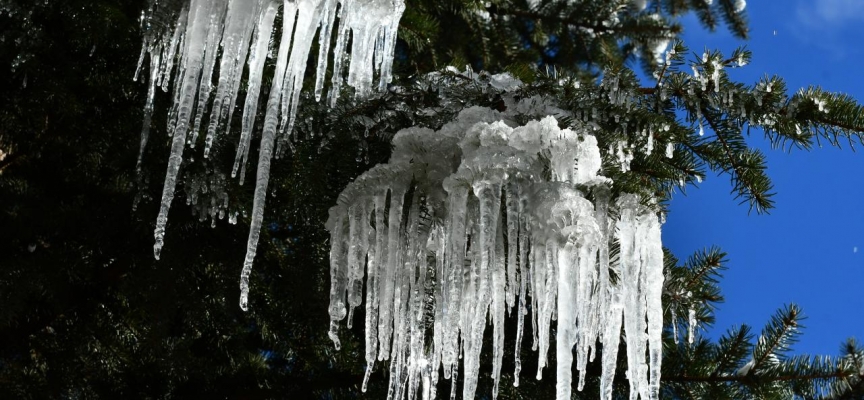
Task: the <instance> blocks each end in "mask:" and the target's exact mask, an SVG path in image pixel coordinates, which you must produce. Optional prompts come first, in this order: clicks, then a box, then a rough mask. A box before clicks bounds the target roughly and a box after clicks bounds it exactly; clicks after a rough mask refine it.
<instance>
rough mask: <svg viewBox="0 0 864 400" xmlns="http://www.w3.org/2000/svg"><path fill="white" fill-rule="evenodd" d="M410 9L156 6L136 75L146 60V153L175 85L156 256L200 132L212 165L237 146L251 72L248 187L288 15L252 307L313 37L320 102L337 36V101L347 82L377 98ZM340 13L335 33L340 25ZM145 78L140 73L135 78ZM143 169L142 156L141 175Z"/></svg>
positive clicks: (310, 0)
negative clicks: (277, 172)
mask: <svg viewBox="0 0 864 400" xmlns="http://www.w3.org/2000/svg"><path fill="white" fill-rule="evenodd" d="M404 8H405V5H404V0H284V1H278V0H175V1H172V0H152V1H151V4H150V8H149V9H148V11H147V12H145V13H144V15H143V16H142V25H143V28H144V30H145V38H144V46H143V48H142V51H141V58H140V59H139V71H138V72H140V70H141V66H142V64H143V61H144V59H145V56H146V55H149V60H150V73H149V82H148V84H149V90H148V92H147V100H146V105H145V108H144V114H145V117H144V126H143V129H142V132H141V153H142V154H143V151H144V148H145V146H146V144H147V141H148V140H149V130H150V120H151V116H152V113H153V99H154V94H155V91H156V88H157V87H158V88H161V89H162V90H164V91H168V88H169V87H170V85H171V81H172V80H173V85H174V87H173V105H172V107H171V110H170V112H169V115H168V133H169V135H170V136H171V137H172V142H171V155H170V157H169V160H168V171H167V173H166V176H165V183H164V186H163V190H162V201H161V206H160V210H159V215H158V217H157V220H156V230H155V232H154V236H155V239H156V241H155V244H154V246H153V250H154V255H155V256H156V258H157V259H158V258H159V254H160V251H161V249H162V246H163V243H164V238H165V226H166V223H167V220H168V209H169V208H170V206H171V201H172V200H173V198H174V190H175V187H176V185H177V179H178V173H179V170H180V165H181V163H182V162H183V159H184V156H183V153H184V150H185V148H186V146H189V147H191V148H195V146H196V144H199V139H198V135H199V132H201V133H204V137H203V157H204V158H208V157H210V156H211V152H213V151H214V150H213V149H214V147H213V143H214V141H216V140H222V139H220V136H221V137H225V138H224V139H225V140H231V141H234V140H237V139H232V138H229V137H228V136H229V127H230V125H231V120H232V117H233V112H234V107H235V104H236V103H237V97H238V93H239V89H240V85H241V81H242V79H241V78H242V77H243V76H244V73H243V70H244V65H246V67H248V74H247V75H246V76H247V84H246V98H245V100H244V106H243V115H242V124H241V131H240V134H239V143H238V146H237V154H236V158H235V162H234V165H233V168H232V170H231V176H232V177H236V176H237V173H238V170H239V173H240V178H239V179H240V182H241V183H242V182H243V178H244V176H245V174H246V172H245V170H246V163H247V160H248V157H249V149H250V147H251V146H250V140H251V137H252V131H253V129H254V122H255V116H256V114H257V112H258V110H257V106H258V100H259V94H260V91H261V84H262V80H263V77H264V72H263V71H264V66H265V60H266V59H267V58H268V52H269V51H270V50H271V49H270V47H271V36H274V34H273V32H274V21H276V17H277V14H279V11H280V9H281V10H282V14H281V15H282V27H281V29H277V30H275V31H276V32H281V38H279V39H278V40H277V39H276V38H275V37H274V38H273V39H272V42H274V43H278V53H277V55H276V68H275V69H276V70H275V74H274V76H273V80H272V84H271V88H270V92H269V97H268V99H267V103H266V104H267V105H266V110H265V116H264V123H263V127H262V130H263V132H262V139H261V146H260V149H261V150H260V152H259V154H258V170H257V174H256V181H255V200H254V204H253V211H252V223H251V225H252V226H251V229H250V233H249V241H248V246H247V255H246V259H245V262H244V266H243V272H242V274H241V292H242V295H241V297H242V298H241V302H240V303H241V307H242V308H243V309H244V310H245V309H246V297H247V293H248V276H249V272H250V268H251V265H252V260H253V259H254V257H255V248H256V245H257V242H258V234H259V231H260V228H261V221H262V217H263V212H264V198H265V195H266V193H267V184H268V181H269V176H270V172H269V168H270V161H271V158H272V157H273V155H274V154H273V153H274V149H275V150H276V153H277V155H278V154H279V153H281V150H282V147H283V146H284V145H285V143H287V142H288V140H290V135H291V132H292V128H293V125H294V118H295V115H296V113H297V105H298V101H299V96H300V91H301V89H302V84H303V78H304V76H305V73H306V65H307V61H308V58H309V52H310V49H311V48H312V43H313V41H314V40H315V39H316V37H317V39H318V41H319V54H318V57H317V63H316V65H317V71H316V73H317V79H316V83H315V96H316V99H318V100H320V99H321V94H322V91H323V87H324V76H325V73H326V71H327V63H328V57H329V55H330V48H329V47H330V42H331V35H332V32H333V31H334V30H335V31H336V32H337V33H336V44H335V48H334V49H333V59H334V66H333V70H334V71H335V72H334V73H333V78H332V84H331V89H330V90H331V92H330V93H331V96H330V98H331V101H335V99H336V97H337V96H338V93H339V92H340V90H341V88H342V86H343V84H344V83H347V84H348V85H350V86H352V87H353V88H354V90H355V95H357V96H360V97H362V96H365V95H367V94H368V93H369V92H370V91H371V90H373V80H374V79H373V78H374V76H375V75H376V73H377V76H378V82H379V83H378V86H379V87H385V86H386V85H387V84H388V83H389V82H390V78H391V67H392V60H393V52H394V46H395V42H396V30H397V27H398V24H399V19H400V18H401V15H402V12H403V10H404ZM337 15H338V17H339V18H338V26H335V25H336V21H337V18H336V17H337ZM349 39H350V44H351V46H350V49H349V48H348V47H349V46H348V43H349ZM349 52H350V62H349V63H348V65H347V66H346V65H343V64H344V63H343V60H344V59H345V58H346V55H348V54H349ZM217 65H218V69H217ZM345 69H347V74H346V73H345V71H344V70H345ZM217 72H218V76H217ZM138 75H139V73H136V79H137V77H138ZM345 75H347V79H346V78H345ZM346 81H347V82H346ZM214 84H215V89H216V90H215V93H214V90H213V89H214ZM205 117H207V119H206V121H205ZM140 162H141V156H139V159H138V164H139V168H140ZM199 186H200V185H199ZM214 204H215V203H214ZM224 208H225V207H224V206H223V205H222V204H221V203H220V204H219V205H218V206H214V208H213V209H214V210H215V211H213V210H211V211H208V213H210V214H212V215H216V214H219V213H221V212H222V211H220V210H223V211H224Z"/></svg>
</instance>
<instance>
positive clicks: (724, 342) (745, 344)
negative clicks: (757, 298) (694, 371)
mask: <svg viewBox="0 0 864 400" xmlns="http://www.w3.org/2000/svg"><path fill="white" fill-rule="evenodd" d="M751 338H752V335H751V334H750V327H749V326H747V325H741V327H740V328H738V329H737V330H734V331H730V332H729V333H728V334H727V335H723V337H721V338H720V341H719V349H718V351H717V354H718V355H719V359H718V360H717V366H716V367H715V368H714V372H712V373H711V377H719V376H720V372H721V371H724V370H726V369H727V368H731V367H734V366H735V363H737V362H738V361H739V360H741V359H742V358H743V357H744V354H746V353H747V352H748V350H749V348H750V339H751Z"/></svg>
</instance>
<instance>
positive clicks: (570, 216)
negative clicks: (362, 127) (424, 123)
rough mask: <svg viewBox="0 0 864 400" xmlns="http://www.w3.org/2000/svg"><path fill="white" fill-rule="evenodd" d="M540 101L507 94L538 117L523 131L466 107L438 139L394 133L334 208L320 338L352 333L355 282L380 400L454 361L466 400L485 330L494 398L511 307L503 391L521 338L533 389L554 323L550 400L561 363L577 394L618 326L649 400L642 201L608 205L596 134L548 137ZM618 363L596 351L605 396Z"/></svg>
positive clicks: (449, 372) (634, 386) (655, 237)
mask: <svg viewBox="0 0 864 400" xmlns="http://www.w3.org/2000/svg"><path fill="white" fill-rule="evenodd" d="M496 80H497V81H501V79H500V77H493V82H495V81H496ZM536 100H537V99H529V100H522V101H521V102H520V101H517V100H514V98H513V96H510V97H508V98H507V99H506V101H507V102H508V106H507V110H522V111H526V110H527V111H528V112H529V114H530V113H532V112H533V113H534V114H535V115H536V117H537V118H536V119H534V120H531V121H530V122H527V123H525V124H519V123H518V122H516V118H514V117H515V116H516V112H517V111H508V112H504V113H502V112H498V111H495V110H492V109H489V108H482V107H471V108H468V109H466V110H464V111H462V112H461V113H460V114H459V115H458V117H457V118H456V119H455V120H454V121H452V122H450V123H448V124H446V125H444V126H443V127H442V128H441V129H440V130H438V131H433V130H431V129H427V128H417V127H415V128H408V129H404V130H402V131H400V132H398V133H397V134H396V136H395V137H394V139H393V146H394V150H393V154H392V156H391V158H390V161H389V163H387V164H379V165H377V166H375V167H373V168H372V169H371V170H369V171H367V172H366V173H364V174H362V175H361V176H360V177H358V178H357V179H356V180H355V181H354V182H352V183H351V184H349V185H348V187H347V188H346V189H345V190H344V191H343V192H342V194H341V195H340V197H339V204H338V205H336V206H334V207H333V208H331V209H330V218H329V220H328V221H327V228H328V230H329V231H330V234H331V242H330V243H331V249H330V276H331V289H330V307H329V313H330V319H331V325H330V332H329V336H330V338H331V339H332V340H333V342H334V344H335V346H336V348H337V349H338V348H339V347H340V342H339V336H338V331H339V324H340V321H342V320H344V319H346V317H347V324H348V326H349V327H350V326H351V325H352V324H353V323H355V322H359V321H353V314H354V310H355V308H356V307H358V306H361V305H362V304H363V303H364V301H363V300H364V298H363V296H364V293H363V288H364V278H365V288H366V293H365V307H366V310H365V311H366V312H365V316H366V320H365V321H363V322H362V323H364V324H365V328H366V329H365V334H366V337H365V342H366V362H367V364H368V366H367V369H366V376H365V378H364V384H363V387H364V390H365V387H366V384H367V382H368V379H369V375H370V374H371V372H372V371H373V367H374V365H375V363H376V361H384V360H389V372H390V374H389V375H390V384H389V391H388V392H389V396H388V398H405V397H407V398H409V399H413V398H424V399H426V398H435V397H436V388H435V383H436V382H437V381H438V378H439V377H438V374H439V371H443V373H444V377H445V378H448V379H452V380H453V381H454V382H455V381H456V374H457V373H458V371H459V365H458V364H459V362H460V361H459V360H460V359H461V360H462V362H463V363H464V371H465V372H464V373H465V376H464V385H463V387H462V398H465V399H472V398H474V395H475V391H476V388H477V379H478V375H479V365H480V353H481V349H482V347H483V335H484V330H485V329H486V325H487V319H488V321H490V322H491V325H492V338H493V339H492V343H491V351H492V357H493V367H492V368H493V371H492V372H493V373H492V377H493V380H494V388H493V393H492V397H493V398H496V397H497V392H498V385H499V383H500V376H501V365H502V357H503V354H504V352H505V351H507V349H504V348H503V346H504V335H505V333H504V320H505V318H506V316H507V315H508V314H510V313H512V312H515V313H516V317H517V320H518V324H517V329H516V332H515V334H516V346H517V347H516V349H515V356H516V360H515V365H516V367H515V368H516V370H515V371H514V376H515V382H513V383H514V385H517V386H518V384H519V375H520V370H521V362H520V359H519V354H520V351H519V350H520V348H521V346H522V342H523V339H525V340H527V341H529V342H530V343H531V346H532V349H533V350H535V351H537V353H538V357H539V369H538V371H536V377H537V379H541V377H542V372H543V371H542V370H543V368H544V367H545V366H546V365H547V353H548V351H549V347H550V343H551V341H550V326H551V324H552V321H553V320H556V319H557V334H556V335H557V336H556V340H555V343H556V349H555V351H556V359H557V366H556V379H557V398H558V399H569V398H570V395H571V380H572V377H571V366H572V364H573V362H574V361H575V364H576V369H577V370H578V371H579V377H578V386H577V387H578V389H579V390H581V389H582V387H583V385H584V383H585V371H586V364H587V363H588V362H589V361H590V360H593V359H594V357H595V356H596V353H597V344H598V343H600V344H602V345H603V348H607V349H617V348H618V345H619V340H620V338H621V329H622V327H623V329H624V333H625V335H624V336H625V340H626V345H627V362H628V377H629V384H630V391H631V398H632V399H636V398H642V399H655V398H657V397H658V391H659V384H660V363H661V350H662V349H661V332H662V325H663V311H662V306H661V303H660V296H661V291H662V287H663V279H664V277H663V250H662V244H661V240H660V221H659V219H658V216H657V214H656V212H654V211H653V210H652V208H651V207H650V203H651V202H652V201H653V200H652V199H646V200H647V203H648V204H649V205H648V206H646V205H643V204H644V203H645V202H641V201H640V199H639V198H638V197H637V196H636V195H632V194H621V195H618V196H617V198H614V199H613V198H612V194H611V190H610V186H611V181H610V180H609V179H607V178H605V177H603V176H601V175H599V174H598V173H599V171H600V169H601V153H600V149H599V148H598V147H597V140H596V138H595V136H594V134H593V132H594V129H595V128H594V126H592V125H591V124H589V123H581V122H575V123H574V125H575V127H573V128H571V129H560V128H559V126H558V121H557V120H556V118H555V116H552V115H550V114H555V111H554V110H556V109H555V108H554V107H550V106H549V105H548V104H543V103H542V102H540V106H539V107H538V105H537V104H538V103H537V101H536ZM532 108H533V109H532ZM538 108H539V109H538ZM558 111H561V110H558ZM561 112H562V113H563V111H561ZM523 116H524V114H523ZM559 117H561V115H559ZM564 117H566V116H564ZM610 151H615V149H610ZM430 310H431V311H430ZM529 310H530V313H529ZM526 319H527V320H528V321H527V323H529V324H530V325H531V328H530V332H531V336H530V337H528V338H523V336H524V335H525V332H526V327H525V325H526ZM428 335H431V340H430V339H428V338H427V336H428ZM427 343H431V346H430V345H427ZM574 347H575V349H576V352H575V360H574V357H573V352H572V349H573V348H574ZM511 351H513V349H511ZM646 354H647V355H648V358H647V359H646V357H645V355H646ZM617 355H618V354H617V351H614V350H613V351H606V352H603V354H602V355H601V357H602V376H601V384H600V398H602V399H611V396H612V380H613V377H614V374H615V365H616V357H617ZM453 388H454V389H453V390H454V392H453V393H451V394H450V397H451V398H452V397H454V396H455V395H456V392H455V390H456V389H455V388H456V385H453Z"/></svg>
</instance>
